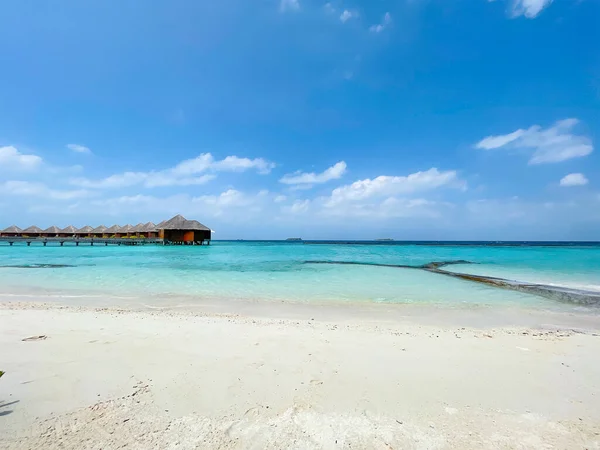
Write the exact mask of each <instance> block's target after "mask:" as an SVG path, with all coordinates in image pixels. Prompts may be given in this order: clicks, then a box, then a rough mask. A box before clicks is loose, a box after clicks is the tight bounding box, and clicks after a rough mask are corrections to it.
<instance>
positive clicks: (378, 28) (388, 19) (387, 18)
mask: <svg viewBox="0 0 600 450" xmlns="http://www.w3.org/2000/svg"><path fill="white" fill-rule="evenodd" d="M391 23H392V15H391V14H390V13H389V12H386V13H385V14H384V16H383V20H382V22H381V23H378V24H376V25H372V26H371V27H370V28H369V31H371V32H372V33H381V32H382V31H383V30H385V29H386V28H387V27H388V26H390V25H391Z"/></svg>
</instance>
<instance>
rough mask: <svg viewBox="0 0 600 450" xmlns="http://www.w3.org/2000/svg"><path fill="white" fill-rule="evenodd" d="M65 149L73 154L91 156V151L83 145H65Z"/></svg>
mask: <svg viewBox="0 0 600 450" xmlns="http://www.w3.org/2000/svg"><path fill="white" fill-rule="evenodd" d="M67 148H68V149H69V150H72V151H74V152H75V153H86V154H88V155H89V154H91V153H92V151H91V150H90V149H89V148H88V147H86V146H85V145H79V144H67Z"/></svg>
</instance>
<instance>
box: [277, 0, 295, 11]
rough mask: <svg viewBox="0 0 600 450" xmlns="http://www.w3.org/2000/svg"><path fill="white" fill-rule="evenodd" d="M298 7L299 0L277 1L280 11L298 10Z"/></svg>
mask: <svg viewBox="0 0 600 450" xmlns="http://www.w3.org/2000/svg"><path fill="white" fill-rule="evenodd" d="M299 9H300V0H281V2H280V3H279V10H280V11H281V12H286V11H298V10H299Z"/></svg>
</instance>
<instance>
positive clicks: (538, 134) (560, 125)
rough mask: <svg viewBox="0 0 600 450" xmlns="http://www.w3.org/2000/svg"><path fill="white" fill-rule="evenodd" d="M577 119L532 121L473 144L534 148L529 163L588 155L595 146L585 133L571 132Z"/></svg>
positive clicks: (563, 159)
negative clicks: (544, 124) (543, 123)
mask: <svg viewBox="0 0 600 450" xmlns="http://www.w3.org/2000/svg"><path fill="white" fill-rule="evenodd" d="M578 123H579V120H577V119H565V120H559V121H558V122H556V123H555V124H554V125H553V126H551V127H549V128H546V129H542V127H541V126H539V125H534V126H532V127H530V128H528V129H526V130H523V129H519V130H516V131H513V132H512V133H509V134H505V135H500V136H488V137H486V138H485V139H482V140H481V141H479V142H478V143H477V144H476V145H475V148H479V149H483V150H492V149H498V148H507V149H510V148H516V149H528V150H533V154H532V156H531V158H530V160H529V164H545V163H557V162H561V161H566V160H568V159H572V158H579V157H583V156H587V155H589V154H590V153H592V151H593V150H594V147H593V146H592V141H591V140H590V139H589V138H588V137H587V136H582V135H577V134H573V133H572V132H571V130H572V129H573V127H575V125H577V124H578Z"/></svg>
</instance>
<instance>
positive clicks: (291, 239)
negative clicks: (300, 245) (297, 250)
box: [286, 238, 302, 241]
mask: <svg viewBox="0 0 600 450" xmlns="http://www.w3.org/2000/svg"><path fill="white" fill-rule="evenodd" d="M301 240H302V238H287V239H286V241H301Z"/></svg>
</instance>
